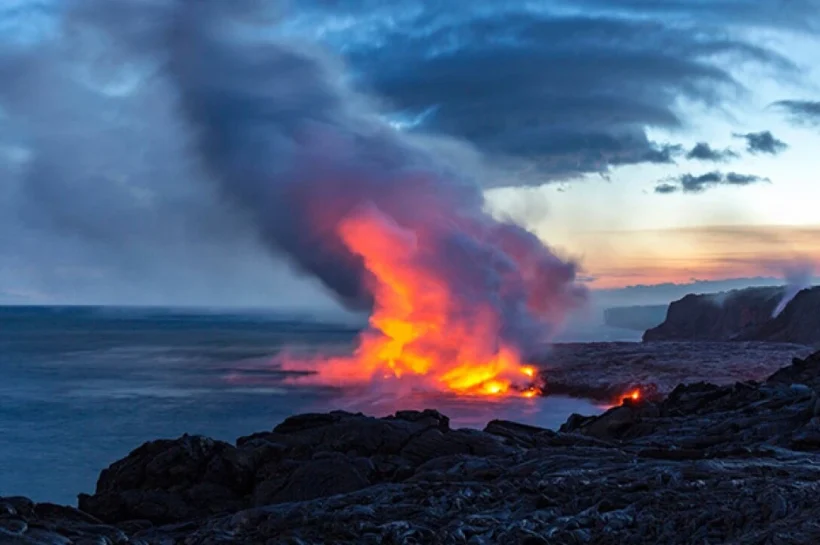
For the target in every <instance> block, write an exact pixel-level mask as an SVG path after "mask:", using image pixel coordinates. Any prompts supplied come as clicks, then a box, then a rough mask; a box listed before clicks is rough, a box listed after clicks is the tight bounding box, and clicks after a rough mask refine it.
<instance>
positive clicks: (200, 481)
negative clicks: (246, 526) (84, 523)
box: [79, 435, 253, 523]
mask: <svg viewBox="0 0 820 545" xmlns="http://www.w3.org/2000/svg"><path fill="white" fill-rule="evenodd" d="M252 475H253V473H252V468H251V466H250V463H249V461H248V459H247V457H246V456H245V453H243V452H241V451H240V450H238V449H236V448H235V447H234V446H232V445H230V444H228V443H223V442H221V441H214V440H212V439H208V438H205V437H199V436H189V435H185V436H183V437H181V438H179V439H176V440H159V441H152V442H149V443H145V444H144V445H142V446H141V447H139V448H137V449H136V450H134V451H133V452H132V453H131V454H129V455H128V456H127V457H126V458H124V459H123V460H120V461H119V462H116V463H114V464H112V465H111V466H110V467H109V468H108V469H105V470H103V472H102V473H101V474H100V478H99V480H98V481H97V488H96V492H95V493H94V495H91V496H89V495H86V494H81V495H80V496H79V506H80V509H82V510H83V511H86V512H88V513H91V514H92V515H94V516H96V517H98V518H100V519H102V520H105V521H108V522H119V521H125V520H131V519H145V520H150V521H152V522H155V523H168V522H174V521H178V520H186V519H190V518H193V517H199V516H206V515H212V514H215V513H219V512H222V511H232V510H233V511H235V510H237V509H240V508H242V507H245V506H246V503H247V502H246V500H245V498H246V496H248V494H250V492H251V487H252Z"/></svg>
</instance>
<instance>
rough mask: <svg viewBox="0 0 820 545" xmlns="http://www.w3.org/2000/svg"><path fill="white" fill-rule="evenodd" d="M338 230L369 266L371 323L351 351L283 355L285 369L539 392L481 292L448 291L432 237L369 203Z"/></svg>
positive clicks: (492, 392) (351, 379) (337, 379)
mask: <svg viewBox="0 0 820 545" xmlns="http://www.w3.org/2000/svg"><path fill="white" fill-rule="evenodd" d="M339 236H340V238H341V240H342V241H343V242H344V244H345V245H346V246H347V248H348V249H349V250H350V251H351V252H352V253H353V254H355V255H358V256H360V257H361V258H362V260H363V262H364V265H365V268H366V270H367V271H368V272H369V276H368V277H367V280H366V281H367V283H368V288H369V290H370V291H371V293H372V294H373V296H374V301H375V303H374V308H373V312H372V314H371V316H370V321H369V323H370V328H368V329H367V330H366V331H365V332H364V333H363V334H362V335H361V336H360V338H359V341H358V346H357V348H356V350H355V352H354V354H353V356H352V357H348V358H331V359H323V360H319V361H294V360H292V359H290V360H288V361H286V362H285V363H284V365H283V368H284V369H285V370H315V371H316V373H317V374H316V375H314V376H307V377H299V378H297V379H294V380H295V381H300V382H304V381H310V382H321V383H325V384H335V385H345V384H352V383H359V382H370V381H373V380H374V379H382V380H394V379H402V381H408V382H409V383H414V384H418V385H420V386H421V387H423V388H427V389H435V390H443V391H449V392H454V393H456V394H466V395H484V396H501V395H505V394H508V395H509V394H513V393H515V394H518V395H522V396H524V397H534V396H535V395H537V394H538V393H539V390H537V389H536V388H534V387H533V385H532V383H533V380H534V379H535V378H536V370H535V368H533V367H529V366H525V365H522V363H521V361H520V355H519V353H518V351H517V350H516V349H515V347H513V346H511V345H509V344H508V343H505V342H503V341H502V340H501V339H502V335H501V329H502V327H503V326H504V324H502V323H501V319H500V317H499V315H498V312H497V311H496V310H495V309H494V308H493V307H492V306H491V305H489V304H487V303H486V302H485V301H484V300H483V299H482V298H481V297H471V296H470V294H469V293H468V294H466V296H465V294H464V293H459V292H458V291H454V289H453V285H452V284H453V282H452V281H448V279H447V278H444V277H443V274H444V273H443V272H442V270H441V267H440V264H439V262H440V259H438V260H437V259H436V257H437V255H438V254H440V252H441V248H439V247H437V244H436V242H437V241H436V240H435V238H434V237H428V236H427V234H426V233H425V231H424V230H423V229H416V230H415V231H413V232H410V231H408V230H405V229H402V228H400V227H399V226H398V225H396V224H395V223H393V222H392V221H390V220H389V219H388V218H386V217H385V216H384V215H382V214H380V213H379V212H378V211H377V210H375V209H367V210H364V211H361V212H360V213H357V214H354V215H351V216H348V217H347V218H346V219H345V220H343V221H342V222H341V223H340V225H339ZM456 288H458V286H456Z"/></svg>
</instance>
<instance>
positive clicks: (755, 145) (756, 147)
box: [734, 131, 789, 155]
mask: <svg viewBox="0 0 820 545" xmlns="http://www.w3.org/2000/svg"><path fill="white" fill-rule="evenodd" d="M734 136H735V138H744V139H745V140H746V151H748V152H749V153H754V154H758V153H766V154H769V155H777V154H779V153H781V152H783V151H785V150H786V149H787V148H788V147H789V146H788V144H786V143H785V142H783V141H782V140H778V139H777V138H775V137H774V135H773V134H772V133H771V132H770V131H762V132H750V133H746V134H737V133H735V134H734Z"/></svg>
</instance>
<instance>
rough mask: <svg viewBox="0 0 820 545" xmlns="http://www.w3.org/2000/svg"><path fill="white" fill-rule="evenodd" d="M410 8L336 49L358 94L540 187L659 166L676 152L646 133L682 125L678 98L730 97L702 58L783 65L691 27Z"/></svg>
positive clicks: (513, 10) (720, 76) (524, 12)
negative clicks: (531, 175)
mask: <svg viewBox="0 0 820 545" xmlns="http://www.w3.org/2000/svg"><path fill="white" fill-rule="evenodd" d="M413 5H414V6H416V8H417V9H416V11H412V10H409V8H408V13H413V14H414V15H406V17H405V18H404V19H402V20H401V24H392V25H390V26H388V25H384V26H383V27H381V26H379V25H378V24H377V23H373V26H374V27H375V28H377V29H378V30H371V32H370V33H369V34H368V36H370V39H369V40H368V41H364V42H356V41H355V40H354V41H353V43H349V44H347V45H346V55H347V57H348V58H349V59H350V61H351V63H352V66H353V67H354V68H355V69H356V72H357V74H358V80H359V82H360V85H361V86H362V87H364V88H366V89H369V90H371V91H373V92H375V93H377V94H378V95H380V96H382V97H384V99H385V101H386V105H387V107H389V108H392V109H393V110H394V111H396V112H401V113H402V114H403V115H405V116H406V118H407V119H415V120H416V121H417V122H418V127H419V128H420V129H425V130H435V131H439V132H442V133H444V134H449V135H453V136H457V137H460V138H464V139H466V140H468V141H470V142H473V143H475V144H476V145H478V146H479V147H480V148H481V149H482V150H484V151H485V152H488V153H490V154H492V155H495V156H499V155H500V156H514V157H519V158H521V157H523V158H526V159H528V160H530V161H532V162H533V163H535V164H536V165H537V167H538V168H539V169H540V172H541V174H542V175H543V177H542V178H541V180H542V181H543V180H544V179H545V178H546V179H549V178H553V179H561V178H571V177H573V176H577V175H579V174H583V173H589V172H606V171H607V170H608V169H609V168H610V167H612V166H617V165H629V164H640V163H664V162H671V161H672V160H673V158H674V156H675V153H674V151H675V150H676V149H677V148H676V147H674V146H673V145H670V144H669V143H665V142H654V141H652V140H651V139H649V138H648V136H647V128H649V127H661V128H667V129H676V128H680V127H683V126H685V125H686V120H684V119H682V118H681V117H680V114H679V112H678V110H677V108H676V105H677V104H678V103H679V101H680V99H682V98H685V99H688V100H691V101H695V102H699V103H701V104H706V105H717V104H719V103H720V102H721V101H722V100H723V98H724V96H726V93H730V94H732V93H735V92H737V91H739V90H741V87H740V85H739V84H738V83H737V81H736V80H735V79H734V77H733V76H732V73H731V72H730V70H729V66H731V65H730V64H723V65H718V64H716V63H715V58H718V57H721V58H729V59H736V60H738V61H753V62H759V63H764V64H770V65H772V66H777V67H779V68H782V69H787V65H788V63H786V62H785V61H783V59H782V58H781V57H779V56H778V55H777V54H776V53H774V52H773V51H771V50H768V49H765V48H764V47H762V46H757V45H753V44H751V43H748V42H744V41H742V40H741V39H739V38H738V39H731V38H728V37H727V36H726V34H725V32H722V31H716V30H715V29H710V28H707V27H703V28H701V27H699V26H698V25H697V24H696V23H692V25H690V26H687V25H681V24H678V23H676V24H667V23H666V22H664V21H663V20H661V19H653V18H640V19H638V18H635V19H630V18H626V17H622V16H617V17H616V16H602V15H571V16H568V15H556V14H555V13H554V12H551V11H547V10H534V9H527V8H523V7H521V5H520V4H518V3H513V4H511V5H508V6H507V7H506V8H505V9H499V10H497V12H486V11H484V10H475V11H471V12H468V11H467V10H462V11H461V12H458V13H454V12H453V8H452V7H450V8H442V10H439V9H438V6H440V5H442V4H439V3H419V4H413ZM433 5H435V6H436V7H435V8H434V7H431V6H433ZM447 10H449V11H447ZM443 11H446V13H442V12H443Z"/></svg>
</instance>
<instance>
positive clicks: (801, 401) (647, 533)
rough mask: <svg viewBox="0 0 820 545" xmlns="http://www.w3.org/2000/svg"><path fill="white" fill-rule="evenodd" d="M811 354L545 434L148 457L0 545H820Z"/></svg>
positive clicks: (283, 435)
mask: <svg viewBox="0 0 820 545" xmlns="http://www.w3.org/2000/svg"><path fill="white" fill-rule="evenodd" d="M819 394H820V352H818V353H815V354H813V355H810V356H808V357H807V358H805V359H799V358H795V359H794V361H793V362H792V364H791V365H790V366H788V367H785V368H783V369H781V370H779V371H777V372H776V373H774V374H773V375H771V376H770V377H769V378H768V379H767V380H765V381H763V382H738V383H736V384H733V385H726V386H717V385H712V384H707V383H696V384H689V385H680V386H678V387H677V388H675V389H674V390H673V391H672V392H671V393H670V394H669V395H668V396H666V397H665V398H663V399H661V400H659V401H656V402H653V401H645V402H631V401H628V400H624V402H623V404H621V405H619V406H617V407H614V408H612V409H611V410H609V411H607V412H606V413H604V414H603V415H600V416H597V417H584V416H580V415H572V416H571V417H570V418H569V419H568V420H567V422H566V423H565V424H564V425H563V426H561V428H560V429H559V430H557V431H553V430H546V429H541V428H536V427H532V426H525V425H521V424H516V423H513V422H506V421H492V422H490V423H489V424H488V425H487V427H486V428H485V429H484V430H483V431H477V430H467V429H460V430H454V429H451V428H450V425H449V420H448V419H447V417H446V416H444V415H441V414H439V413H438V412H437V411H434V410H426V411H404V412H398V413H396V414H395V415H393V416H390V417H386V418H373V417H367V416H364V415H361V414H351V413H344V412H331V413H327V414H305V415H298V416H294V417H291V418H288V419H287V420H285V421H284V422H282V423H281V424H279V425H278V426H277V427H276V428H274V429H273V430H272V431H269V432H262V433H257V434H254V435H251V436H247V437H242V438H240V439H238V440H237V441H236V444H234V445H231V444H228V443H224V442H220V441H215V440H211V439H208V438H204V437H199V436H183V437H181V438H178V439H175V440H160V441H152V442H149V443H146V444H144V445H142V446H140V447H139V448H137V449H136V450H134V451H133V452H132V453H131V454H129V455H128V456H127V457H126V458H124V459H122V460H120V461H118V462H116V463H114V464H112V465H111V466H110V467H109V468H108V469H106V470H104V471H103V472H102V474H101V475H100V478H99V482H98V484H97V490H96V492H95V494H93V495H81V496H80V499H79V509H74V508H70V507H60V506H55V505H51V504H34V503H32V502H30V501H28V500H26V499H25V498H0V543H20V544H31V545H34V544H38V545H42V544H49V545H51V544H54V545H56V544H60V545H68V544H81V545H91V544H95V545H105V544H134V545H136V544H141V545H148V544H164V545H170V544H185V545H205V544H216V543H220V544H224V543H239V544H260V543H261V544H270V545H274V544H294V545H295V544H325V543H339V544H345V543H350V544H353V543H355V544H370V543H372V544H381V543H390V544H408V545H409V544H471V545H472V544H475V545H480V544H493V543H500V544H515V543H522V544H528V545H535V544H547V543H550V544H580V543H595V544H604V545H606V544H613V545H614V544H621V543H633V544H641V543H646V544H650V543H651V544H655V543H664V544H688V543H722V542H727V541H730V542H732V543H740V544H757V543H773V544H776V543H784V544H785V543H789V544H795V543H820V524H819V523H818V522H817V521H818V520H820V502H818V501H817V497H818V494H820V395H819Z"/></svg>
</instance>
